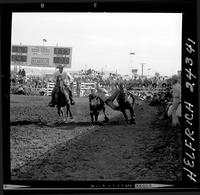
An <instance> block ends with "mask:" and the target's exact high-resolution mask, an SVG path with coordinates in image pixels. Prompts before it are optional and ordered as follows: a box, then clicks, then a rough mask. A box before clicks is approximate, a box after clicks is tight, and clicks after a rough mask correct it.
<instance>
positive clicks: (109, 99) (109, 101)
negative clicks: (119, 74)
mask: <svg viewBox="0 0 200 195" xmlns="http://www.w3.org/2000/svg"><path fill="white" fill-rule="evenodd" d="M123 90H124V88H123V84H122V83H119V84H116V89H115V91H114V92H113V94H112V95H111V96H109V97H107V96H106V93H107V91H106V90H105V89H104V88H100V87H97V90H96V94H97V95H98V96H99V98H100V99H101V100H102V101H103V102H104V103H105V104H107V105H108V106H109V107H111V108H112V109H113V110H118V111H120V106H117V105H115V104H114V103H113V102H114V100H115V99H116V97H117V96H118V95H119V93H120V91H123Z"/></svg>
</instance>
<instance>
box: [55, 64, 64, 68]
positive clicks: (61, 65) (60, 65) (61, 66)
mask: <svg viewBox="0 0 200 195" xmlns="http://www.w3.org/2000/svg"><path fill="white" fill-rule="evenodd" d="M59 68H64V65H63V64H59V65H57V66H56V69H59Z"/></svg>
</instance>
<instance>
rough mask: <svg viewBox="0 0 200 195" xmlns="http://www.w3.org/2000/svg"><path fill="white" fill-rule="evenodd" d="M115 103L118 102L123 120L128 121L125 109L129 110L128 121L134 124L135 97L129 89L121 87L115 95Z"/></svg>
mask: <svg viewBox="0 0 200 195" xmlns="http://www.w3.org/2000/svg"><path fill="white" fill-rule="evenodd" d="M116 100H117V103H118V104H119V110H120V111H121V112H122V113H123V115H124V118H125V121H126V122H127V123H128V116H127V114H126V110H129V112H130V118H131V119H130V123H131V124H135V111H134V108H135V97H134V95H133V94H132V93H131V92H129V91H124V90H123V89H121V90H120V91H119V94H118V95H117V97H116Z"/></svg>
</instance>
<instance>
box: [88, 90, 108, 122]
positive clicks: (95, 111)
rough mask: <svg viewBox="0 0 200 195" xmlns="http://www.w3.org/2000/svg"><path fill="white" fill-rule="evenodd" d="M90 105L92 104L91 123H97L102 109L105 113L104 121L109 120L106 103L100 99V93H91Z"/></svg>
mask: <svg viewBox="0 0 200 195" xmlns="http://www.w3.org/2000/svg"><path fill="white" fill-rule="evenodd" d="M89 106H90V116H91V123H92V124H97V121H98V116H99V112H100V111H101V110H102V111H103V114H104V122H108V121H109V119H108V117H107V116H106V113H105V103H104V102H103V101H102V100H101V99H100V97H99V96H98V95H93V94H90V95H89Z"/></svg>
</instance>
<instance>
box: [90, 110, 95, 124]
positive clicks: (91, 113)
mask: <svg viewBox="0 0 200 195" xmlns="http://www.w3.org/2000/svg"><path fill="white" fill-rule="evenodd" d="M90 117H91V123H92V124H94V113H93V112H90Z"/></svg>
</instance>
